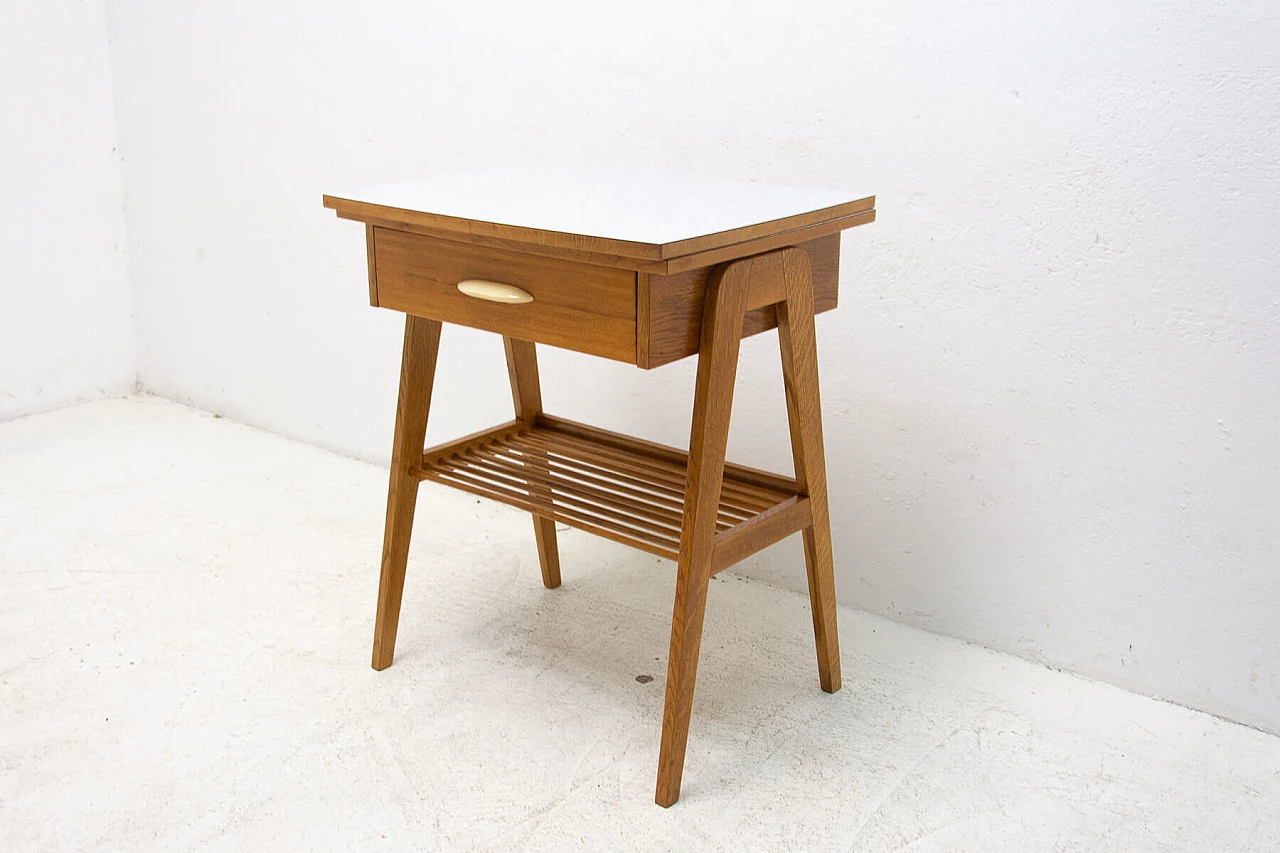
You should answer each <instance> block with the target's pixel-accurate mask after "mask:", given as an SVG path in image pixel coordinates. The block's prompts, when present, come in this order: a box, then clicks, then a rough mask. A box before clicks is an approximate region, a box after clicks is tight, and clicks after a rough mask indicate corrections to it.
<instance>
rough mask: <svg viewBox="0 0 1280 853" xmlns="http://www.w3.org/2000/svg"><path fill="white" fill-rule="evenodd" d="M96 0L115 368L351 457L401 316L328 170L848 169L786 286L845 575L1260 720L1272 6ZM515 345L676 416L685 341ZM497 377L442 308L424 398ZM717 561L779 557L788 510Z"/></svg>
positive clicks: (612, 394) (1054, 657) (1271, 242)
mask: <svg viewBox="0 0 1280 853" xmlns="http://www.w3.org/2000/svg"><path fill="white" fill-rule="evenodd" d="M974 6H976V7H977V8H972V7H974ZM109 22H110V30H111V35H112V38H113V53H112V62H113V69H114V74H115V78H114V79H115V86H116V102H117V107H118V117H119V120H120V126H121V134H122V145H123V151H124V155H125V185H126V190H127V200H128V205H129V212H130V228H131V233H132V235H133V237H134V243H133V247H134V251H135V252H136V256H135V257H136V270H137V278H136V281H135V285H136V300H137V301H136V310H137V321H138V324H139V337H140V340H141V347H140V372H141V379H142V381H143V382H144V383H145V385H146V386H147V387H148V388H151V389H154V390H156V391H158V392H159V393H162V394H165V395H168V396H172V397H175V398H177V399H180V400H185V401H189V402H192V403H195V404H197V405H200V406H205V407H208V408H211V409H215V410H217V411H220V412H223V413H225V414H227V415H229V416H231V417H235V418H239V419H243V420H245V421H248V422H251V423H256V424H260V425H263V426H265V427H268V428H270V429H273V430H276V431H279V432H282V433H285V434H288V435H293V436H296V437H299V438H302V439H305V440H308V441H313V442H316V443H319V444H323V445H327V446H330V447H335V448H339V449H342V450H346V451H349V452H352V453H355V454H358V455H361V456H365V457H368V458H371V459H385V458H386V455H387V449H388V447H389V441H390V429H391V422H392V415H393V409H394V403H393V397H394V391H395V386H396V359H397V357H398V352H399V335H400V328H401V322H400V318H399V317H398V316H396V315H394V314H391V313H389V312H377V311H374V310H372V309H369V308H368V307H367V306H366V304H365V301H366V292H365V273H364V267H363V265H364V258H365V256H364V246H363V232H362V229H361V228H360V227H359V226H358V225H355V224H352V223H346V222H340V221H336V220H335V219H334V218H333V216H332V214H331V213H330V212H329V211H326V210H323V209H322V208H321V206H320V195H321V193H322V192H324V191H326V190H329V189H331V188H334V187H347V186H352V185H359V184H361V183H362V182H368V183H372V182H378V181H384V180H394V179H399V178H406V177H412V176H415V175H425V174H430V173H434V172H439V171H449V170H456V169H461V168H471V167H477V166H484V165H488V164H493V163H499V162H510V161H517V160H524V159H560V160H578V161H582V162H586V163H596V164H604V165H624V166H625V165H627V164H636V165H639V166H643V167H646V168H656V169H665V170H670V171H677V172H691V173H697V174H704V175H710V176H722V177H727V178H738V179H761V180H776V181H783V182H789V183H795V184H801V185H805V184H813V185H832V186H837V187H846V188H850V189H853V190H863V189H865V190H868V191H871V192H875V193H877V194H878V195H879V197H880V204H879V209H880V219H879V222H877V223H876V224H874V225H872V226H869V227H866V228H860V229H857V230H855V231H852V232H849V233H848V234H847V235H846V238H845V244H844V245H845V248H844V254H843V264H844V266H843V270H844V275H843V289H842V306H841V308H840V309H839V310H838V311H837V312H834V313H833V314H829V315H825V316H824V317H822V318H821V319H820V320H819V326H820V328H819V336H820V358H821V362H822V372H823V381H824V385H823V399H824V411H825V422H826V428H827V446H828V453H829V468H830V475H831V479H832V488H831V497H832V500H833V501H834V506H833V512H834V518H835V521H836V523H837V525H838V531H837V540H836V551H837V561H838V564H839V577H838V582H839V589H840V598H841V600H842V601H843V602H844V603H847V604H851V605H855V606H857V607H862V608H865V609H868V610H871V611H873V612H876V613H881V614H887V615H889V616H891V617H894V618H897V619H901V620H903V621H906V622H910V623H913V624H917V625H921V626H923V627H925V628H928V629H930V630H934V631H938V632H941V633H944V634H950V635H953V636H958V637H963V638H967V639H969V640H972V641H974V642H978V643H981V644H984V645H988V646H992V647H995V648H998V649H1003V650H1005V651H1009V652H1012V653H1014V654H1017V655H1021V656H1023V657H1027V658H1031V659H1034V660H1037V661H1043V662H1046V663H1049V664H1051V665H1053V666H1057V667H1062V668H1065V669H1070V670H1075V671H1078V672H1081V673H1083V674H1085V675H1089V676H1093V677H1096V678H1100V679H1104V680H1107V681H1111V682H1115V683H1117V684H1121V685H1123V686H1126V687H1130V688H1133V689H1136V690H1139V691H1141V692H1144V693H1148V694H1151V695H1155V696H1160V697H1166V698H1169V699H1172V700H1174V701H1176V702H1180V703H1184V704H1187V705H1192V706H1195V707H1199V708H1204V709H1207V710H1210V711H1212V712H1215V713H1218V714H1222V715H1224V716H1227V717H1230V718H1232V719H1236V720H1241V721H1244V722H1247V723H1251V724H1254V725H1257V726H1260V727H1263V728H1265V729H1268V730H1270V731H1273V732H1280V546H1278V545H1277V541H1278V540H1280V498H1278V496H1277V491H1278V489H1277V484H1278V483H1280V393H1278V391H1280V351H1278V350H1280V302H1278V297H1277V290H1276V284H1277V272H1276V270H1277V265H1278V262H1280V213H1278V212H1277V211H1278V209H1280V208H1278V205H1277V202H1276V199H1277V198H1280V165H1278V158H1277V148H1276V140H1277V139H1278V138H1280V51H1277V50H1276V47H1275V45H1276V44H1280V10H1278V9H1277V7H1276V6H1275V5H1274V4H1266V3H1245V4H1228V3H1224V2H1223V3H1212V2H1210V3H1206V2H1191V0H1185V2H1169V3H1152V2H1143V3H1138V2H1119V3H1116V2H1108V3H1102V2H1092V3H1066V2H1063V3H1056V4H1049V3H1038V4H1029V5H1027V4H1023V5H1019V4H954V3H948V2H943V0H917V2H906V3H903V2H892V3H890V2H880V3H859V4H844V3H835V2H831V3H825V4H817V5H813V6H809V5H807V4H787V3H776V2H774V3H767V4H757V5H751V6H749V7H744V6H743V5H742V4H729V3H701V4H693V3H672V4H665V5H664V4H655V3H648V4H628V5H627V6H626V7H625V10H624V9H623V8H622V7H619V6H617V4H607V3H593V4H586V3H583V4H580V6H573V5H567V4H555V3H551V4H548V3H541V4H526V3H520V4H508V5H503V6H495V5H494V4H470V5H468V4H456V3H454V4H417V3H409V2H399V3H383V4H356V3H329V4H295V5H293V6H290V7H288V8H285V6H284V4H263V3H256V2H226V3H219V4H173V3H167V2H160V0H137V2H117V3H114V4H112V6H111V7H110V15H109ZM464 357H465V358H464ZM472 359H474V362H473V361H472ZM543 366H544V374H545V379H544V390H545V395H546V397H547V401H548V407H549V409H550V410H552V411H554V412H557V413H561V414H565V415H567V416H570V417H577V418H582V419H588V420H595V421H598V422H600V423H602V424H603V425H606V426H610V427H614V428H622V429H630V430H634V431H636V432H639V433H640V434H643V435H647V436H650V437H653V438H657V439H659V440H664V441H668V442H671V443H683V442H684V441H685V440H686V438H687V429H688V426H687V425H688V416H689V408H690V404H689V395H690V393H691V389H692V375H693V364H692V362H687V363H681V364H678V365H674V366H671V367H668V368H663V369H661V370H658V371H655V372H652V373H647V374H646V373H642V372H640V371H637V370H634V369H628V368H625V367H622V366H617V365H609V364H604V363H600V362H596V361H593V360H591V359H588V358H585V357H579V356H576V355H574V354H570V353H562V352H555V351H548V352H546V353H545V355H544V358H543ZM741 372H742V374H744V375H746V376H748V377H750V380H749V381H744V382H741V383H740V385H739V392H740V393H739V396H738V400H737V409H736V412H737V417H736V420H735V425H734V433H733V441H732V447H731V452H732V455H734V456H736V457H737V458H740V459H744V460H751V461H752V462H754V463H755V464H763V465H768V466H775V467H777V468H780V469H784V470H785V469H786V468H787V467H788V466H789V454H788V451H787V449H786V448H787V442H786V425H785V424H786V421H785V413H784V409H783V403H782V392H781V386H780V378H779V368H778V356H777V348H776V339H775V338H774V337H773V336H761V337H759V338H756V339H753V340H752V341H750V342H749V343H748V344H747V346H746V350H745V353H744V356H743V359H742V366H741ZM505 381H506V380H505V374H504V370H503V365H502V356H501V346H500V344H499V343H498V341H497V340H496V339H495V338H492V337H489V336H487V335H484V334H481V333H476V332H469V331H466V330H457V329H449V330H448V331H447V332H446V336H445V341H444V361H443V365H442V371H441V375H440V378H439V380H438V382H437V389H438V390H437V397H436V407H435V411H434V412H433V415H432V429H431V432H432V437H433V438H434V439H443V438H445V437H447V436H449V435H451V434H456V433H458V432H460V431H463V430H467V429H475V428H478V427H480V426H483V425H485V424H487V423H491V422H494V421H497V420H500V419H504V418H506V417H507V416H508V411H509V409H508V407H509V397H508V396H507V392H506V389H505ZM748 413H750V415H749V416H748ZM530 547H531V548H532V547H533V546H532V541H531V543H530ZM371 566H372V564H371ZM742 568H743V570H744V571H746V572H748V573H750V574H752V575H754V576H756V577H759V578H763V579H766V580H770V581H774V582H777V583H780V584H784V585H786V586H791V587H795V588H800V587H802V585H803V583H804V580H803V578H804V573H803V570H802V567H801V557H800V550H799V547H798V545H797V544H796V543H794V542H790V543H786V544H784V545H781V546H779V547H777V548H775V549H772V550H771V551H769V552H766V553H765V554H763V555H761V556H759V557H758V558H756V559H754V560H752V561H750V562H749V563H746V564H744V565H743V567H742ZM573 572H574V569H573V566H572V565H571V564H570V565H567V566H566V569H565V573H566V577H567V578H569V579H570V582H571V579H572V577H573ZM531 582H533V581H532V580H531ZM714 609H715V608H714V603H713V604H712V608H711V613H712V614H713V615H712V617H711V618H714ZM851 660H852V659H851ZM849 668H850V669H851V672H850V676H852V682H851V683H852V684H853V686H854V689H856V679H857V672H856V665H853V666H850V667H849Z"/></svg>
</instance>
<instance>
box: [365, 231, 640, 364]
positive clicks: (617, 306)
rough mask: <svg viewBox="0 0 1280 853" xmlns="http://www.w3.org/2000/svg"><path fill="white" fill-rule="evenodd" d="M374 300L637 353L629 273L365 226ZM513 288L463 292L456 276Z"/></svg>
mask: <svg viewBox="0 0 1280 853" xmlns="http://www.w3.org/2000/svg"><path fill="white" fill-rule="evenodd" d="M369 239H370V241H371V244H372V245H371V246H370V249H369V261H370V265H371V269H370V277H371V279H372V281H373V290H374V293H373V295H374V297H375V304H377V305H380V306H381V307H383V308H391V309H394V310H396V311H404V312H406V313H408V314H415V315H417V316H419V317H428V318H430V319H433V320H442V321H444V322H446V323H457V324H459V325H462V326H472V327H474V328H477V329H485V330H487V331H490V332H498V333H500V334H504V335H510V336H511V337H514V338H519V339H521V340H526V341H536V342H538V343H544V344H551V345H552V346H557V347H564V348H565V349H571V350H577V351H578V352H585V353H589V354H590V355H599V356H604V357H605V358H612V359H617V360H618V361H626V362H630V363H632V364H634V363H635V361H636V274H635V273H634V272H632V271H630V270H619V269H612V268H610V267H600V266H593V265H591V264H582V263H577V262H575V261H566V260H560V259H557V258H546V257H540V256H537V255H525V254H521V253H518V252H510V251H506V250H503V249H492V248H487V247H483V246H477V245H472V244H469V243H458V242H454V241H452V240H441V239H439V238H436V237H427V236H424V235H421V234H410V233H408V232H405V231H395V230H391V229H388V228H377V227H375V228H373V229H372V230H371V232H370V234H369ZM475 279H479V280H484V281H492V282H497V283H500V284H505V285H509V286H511V287H516V288H519V289H520V290H523V291H525V292H526V293H528V294H529V295H530V296H532V297H533V299H532V301H530V302H525V303H523V304H504V303H499V302H490V301H486V300H485V299H480V298H477V297H474V296H468V295H466V294H464V293H462V292H461V291H459V290H458V283H459V282H462V281H467V280H475Z"/></svg>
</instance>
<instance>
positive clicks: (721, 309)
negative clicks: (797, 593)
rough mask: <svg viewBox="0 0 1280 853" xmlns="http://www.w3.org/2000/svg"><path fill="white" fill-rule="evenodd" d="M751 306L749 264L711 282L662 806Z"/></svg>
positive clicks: (692, 669)
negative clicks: (746, 319)
mask: <svg viewBox="0 0 1280 853" xmlns="http://www.w3.org/2000/svg"><path fill="white" fill-rule="evenodd" d="M746 306H747V275H746V268H745V267H740V266H738V265H734V264H730V265H729V266H728V267H726V268H725V269H724V270H723V271H722V272H721V274H720V275H719V276H718V281H713V283H712V284H711V285H710V286H709V287H708V288H707V295H706V301H705V302H704V307H703V312H702V342H701V347H700V349H699V354H698V378H697V384H696V386H695V391H694V401H693V429H692V432H691V434H690V438H689V468H688V478H687V482H686V491H685V501H684V518H683V525H682V529H681V534H680V555H679V561H678V567H677V575H676V597H675V610H674V613H673V614H672V617H671V650H670V653H669V654H668V657H667V696H666V706H665V708H664V709H663V713H662V746H661V751H660V752H659V755H658V785H657V793H656V796H655V800H656V802H657V803H658V805H660V806H670V805H672V804H673V803H675V801H676V800H678V799H679V798H680V779H681V776H682V774H683V772H684V754H685V747H686V745H687V743H688V739H689V716H690V712H691V711H692V708H693V688H694V683H695V681H696V680H697V675H698V651H699V648H700V646H701V644H702V622H703V617H704V615H705V614H706V607H707V585H708V583H709V582H710V580H711V557H712V552H713V550H714V545H715V533H716V513H717V512H718V510H719V505H720V487H721V484H722V482H723V478H724V457H725V447H726V445H727V443H728V439H729V414H730V410H731V408H732V405H733V381H734V377H735V375H736V374H737V370H738V348H739V344H740V343H741V339H742V322H743V317H744V315H745V313H746Z"/></svg>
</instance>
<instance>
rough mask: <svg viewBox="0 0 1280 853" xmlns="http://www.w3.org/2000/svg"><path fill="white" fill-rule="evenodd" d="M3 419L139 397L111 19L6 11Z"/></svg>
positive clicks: (63, 9) (54, 10) (0, 335)
mask: <svg viewBox="0 0 1280 853" xmlns="http://www.w3.org/2000/svg"><path fill="white" fill-rule="evenodd" d="M0 11H2V12H3V25H0V153H3V155H4V156H3V157H2V158H0V191H2V192H3V203H0V420H7V419H9V418H14V417H18V416H19V415H24V414H30V413H32V412H37V411H42V410H45V409H50V408H54V407H56V406H59V405H63V404H66V403H68V402H72V401H75V400H81V399H87V398H90V397H97V396H101V395H103V394H108V393H123V392H126V391H129V390H132V388H133V384H134V346H133V327H132V321H131V319H130V295H129V279H128V270H127V267H126V257H127V255H126V246H125V230H124V203H123V195H122V189H121V186H120V168H119V163H118V160H117V152H116V128H115V118H114V116H113V112H112V102H111V79H110V67H109V64H108V62H107V30H106V16H105V9H104V4H103V2H102V0H97V2H73V0H54V2H40V3H16V2H4V3H3V4H2V5H0Z"/></svg>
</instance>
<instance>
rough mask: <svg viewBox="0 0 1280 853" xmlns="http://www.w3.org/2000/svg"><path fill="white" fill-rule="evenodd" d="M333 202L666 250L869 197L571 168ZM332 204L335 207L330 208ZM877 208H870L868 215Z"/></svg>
mask: <svg viewBox="0 0 1280 853" xmlns="http://www.w3.org/2000/svg"><path fill="white" fill-rule="evenodd" d="M330 197H331V198H333V199H342V200H346V201H351V202H358V203H362V204H368V205H375V206H378V207H383V208H391V209H395V210H399V211H412V212H417V213H422V214H431V215H435V216H444V217H452V218H456V219H463V220H476V221H480V222H487V223H494V224H498V225H508V226H514V227H518V228H530V229H537V230H540V231H552V232H560V233H564V234H577V235H583V236H588V237H599V238H605V239H609V240H620V241H627V242H632V243H643V244H650V245H654V246H663V245H667V244H672V243H679V242H680V241H685V240H691V239H694V238H698V237H704V236H706V235H713V234H719V233H722V232H730V231H734V230H735V229H741V228H745V227H748V226H754V225H759V224H761V223H769V222H775V221H777V220H785V219H787V218H788V217H795V216H798V215H802V214H811V213H814V212H816V211H826V210H829V209H832V208H836V210H832V211H831V217H830V218H836V217H837V216H842V215H846V214H847V213H848V212H849V210H847V209H841V206H844V207H845V208H847V207H848V206H849V205H850V204H851V203H854V202H859V201H862V200H867V199H869V198H870V196H869V195H868V194H866V193H863V194H859V193H855V192H847V191H842V190H831V189H804V188H799V187H791V186H785V185H781V184H769V183H755V182H735V181H716V180H707V179H701V178H690V177H678V176H674V175H665V174H657V173H644V172H630V171H611V170H604V169H594V168H586V167H581V166H571V165H536V166H519V167H502V168H495V169H487V170H483V171H475V172H466V173H455V174H446V175H436V176H432V177H428V178H421V179H419V180H413V181H405V182H402V183H394V184H384V185H381V186H375V187H368V188H365V189H359V190H354V191H351V192H345V193H331V194H330ZM326 203H328V201H326ZM870 206H871V205H870V204H865V205H862V207H863V208H866V207H870Z"/></svg>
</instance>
